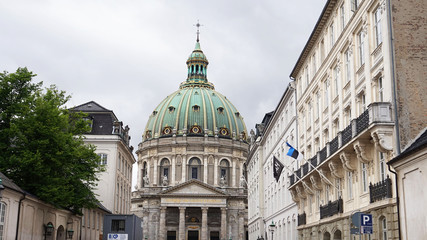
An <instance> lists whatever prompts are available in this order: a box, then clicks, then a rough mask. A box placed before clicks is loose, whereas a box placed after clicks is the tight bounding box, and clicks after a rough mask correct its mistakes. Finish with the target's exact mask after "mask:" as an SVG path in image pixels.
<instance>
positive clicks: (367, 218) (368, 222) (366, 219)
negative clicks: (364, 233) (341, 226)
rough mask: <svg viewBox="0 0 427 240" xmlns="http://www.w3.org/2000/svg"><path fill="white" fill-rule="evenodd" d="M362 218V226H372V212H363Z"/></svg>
mask: <svg viewBox="0 0 427 240" xmlns="http://www.w3.org/2000/svg"><path fill="white" fill-rule="evenodd" d="M360 220H361V222H360V226H362V227H366V226H368V227H372V214H365V213H362V214H360Z"/></svg>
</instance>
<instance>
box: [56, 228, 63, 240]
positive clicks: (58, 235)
mask: <svg viewBox="0 0 427 240" xmlns="http://www.w3.org/2000/svg"><path fill="white" fill-rule="evenodd" d="M56 240H65V229H64V226H62V225H61V226H59V227H58V231H57V232H56Z"/></svg>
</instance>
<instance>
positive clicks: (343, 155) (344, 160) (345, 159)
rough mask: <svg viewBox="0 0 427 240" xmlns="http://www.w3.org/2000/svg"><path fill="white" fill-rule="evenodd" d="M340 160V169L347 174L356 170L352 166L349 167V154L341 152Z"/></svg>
mask: <svg viewBox="0 0 427 240" xmlns="http://www.w3.org/2000/svg"><path fill="white" fill-rule="evenodd" d="M340 159H341V162H342V167H343V168H344V169H345V170H346V171H347V172H353V171H354V170H356V168H355V167H354V166H353V165H351V155H350V154H349V153H346V152H342V153H341V154H340Z"/></svg>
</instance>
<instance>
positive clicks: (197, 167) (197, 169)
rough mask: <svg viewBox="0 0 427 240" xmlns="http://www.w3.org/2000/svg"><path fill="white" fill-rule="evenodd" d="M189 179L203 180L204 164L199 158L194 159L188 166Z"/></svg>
mask: <svg viewBox="0 0 427 240" xmlns="http://www.w3.org/2000/svg"><path fill="white" fill-rule="evenodd" d="M188 171H189V172H188V177H189V179H201V177H202V176H200V175H201V174H199V173H202V164H201V162H200V160H199V159H198V158H192V159H190V161H189V165H188Z"/></svg>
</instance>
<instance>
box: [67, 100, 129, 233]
mask: <svg viewBox="0 0 427 240" xmlns="http://www.w3.org/2000/svg"><path fill="white" fill-rule="evenodd" d="M72 110H73V111H81V112H83V113H86V114H87V117H86V120H87V122H88V124H89V125H90V126H91V131H90V132H89V133H87V134H85V135H84V142H85V143H86V144H92V145H94V146H95V147H96V150H95V152H96V153H97V154H98V155H99V156H100V158H101V162H100V164H101V165H103V166H105V168H106V171H105V172H103V173H101V174H100V176H99V177H98V178H99V182H98V186H97V188H96V189H94V192H95V194H97V199H98V200H99V202H100V204H99V206H100V207H99V208H97V209H83V216H82V233H81V236H82V238H81V239H99V236H100V235H102V231H103V219H104V215H105V214H106V213H113V214H130V209H131V192H132V165H133V164H134V163H135V162H136V160H135V157H134V155H133V153H132V151H133V147H132V146H131V145H130V136H129V127H128V126H124V127H123V122H121V121H119V120H118V118H117V117H116V115H115V114H114V112H113V111H111V110H109V109H106V108H104V107H103V106H101V105H99V104H98V103H96V102H94V101H90V102H87V103H84V104H81V105H79V106H76V107H74V108H73V109H72Z"/></svg>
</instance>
